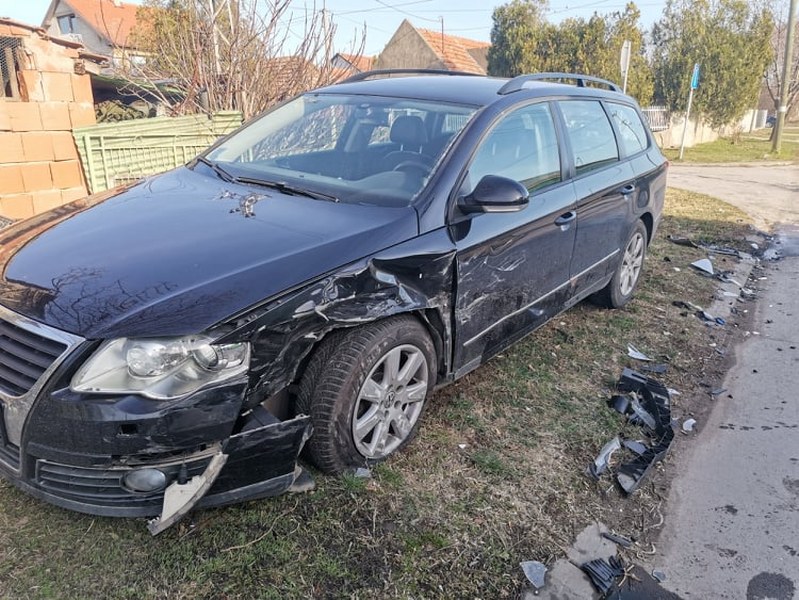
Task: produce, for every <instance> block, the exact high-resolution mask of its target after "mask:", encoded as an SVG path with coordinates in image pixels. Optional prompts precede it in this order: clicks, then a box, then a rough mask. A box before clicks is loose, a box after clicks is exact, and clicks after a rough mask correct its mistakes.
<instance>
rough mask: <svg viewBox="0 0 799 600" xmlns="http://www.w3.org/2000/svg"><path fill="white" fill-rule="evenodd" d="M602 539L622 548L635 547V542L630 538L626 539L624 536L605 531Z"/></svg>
mask: <svg viewBox="0 0 799 600" xmlns="http://www.w3.org/2000/svg"><path fill="white" fill-rule="evenodd" d="M602 537H603V538H605V539H607V540H610V541H611V542H613V543H614V544H618V545H619V546H621V547H622V548H630V547H631V546H632V545H633V542H632V540H631V539H630V538H626V537H624V536H623V535H618V534H616V533H610V532H609V531H603V532H602Z"/></svg>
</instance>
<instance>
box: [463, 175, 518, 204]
mask: <svg viewBox="0 0 799 600" xmlns="http://www.w3.org/2000/svg"><path fill="white" fill-rule="evenodd" d="M529 201H530V192H528V191H527V188H526V187H524V186H523V185H522V184H521V183H519V182H518V181H514V180H513V179H508V178H507V177H500V176H499V175H486V176H485V177H483V178H482V179H481V180H480V181H479V183H478V184H477V186H476V187H475V188H474V190H473V191H472V193H471V194H469V195H467V196H461V197H460V198H458V207H459V208H460V209H461V210H462V211H463V212H465V213H489V212H517V211H520V210H522V209H523V208H524V207H525V206H527V204H528V203H529Z"/></svg>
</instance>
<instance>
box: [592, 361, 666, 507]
mask: <svg viewBox="0 0 799 600" xmlns="http://www.w3.org/2000/svg"><path fill="white" fill-rule="evenodd" d="M616 388H617V389H618V391H619V392H621V394H618V395H615V396H613V397H612V398H611V399H610V400H609V401H608V406H609V407H610V408H612V409H613V410H615V411H616V412H618V413H620V414H622V415H625V416H626V417H627V421H628V423H630V424H632V425H639V426H640V427H641V428H642V429H643V431H644V432H645V433H646V434H647V436H648V437H650V438H651V440H652V441H651V443H650V444H649V445H647V444H643V443H641V442H637V441H633V440H624V441H623V442H622V441H621V440H620V439H619V438H614V439H613V440H611V441H610V442H609V443H608V444H606V445H605V447H604V448H602V451H601V452H600V453H599V455H598V456H597V458H596V459H595V460H594V461H593V462H592V463H591V465H589V467H588V469H587V472H588V474H589V475H590V476H592V477H593V478H594V479H599V477H600V476H601V475H602V473H603V472H604V471H605V470H606V469H607V468H608V466H609V463H610V457H611V455H612V454H613V453H614V452H616V451H617V450H620V449H621V447H622V446H623V447H624V448H626V449H627V450H630V451H631V452H632V453H633V454H635V455H636V456H635V458H634V459H633V460H631V461H629V462H626V463H623V464H621V465H619V466H618V467H616V469H615V471H616V480H617V481H618V483H619V485H620V486H621V488H622V490H624V492H625V493H626V494H632V493H633V492H634V491H635V490H636V489H638V486H639V485H640V484H641V481H642V480H643V479H644V477H646V475H647V473H649V470H650V469H651V468H652V466H653V465H654V464H655V463H657V462H659V461H661V460H663V458H664V457H665V456H666V453H667V452H668V450H669V447H670V446H671V442H672V441H673V440H674V429H673V428H672V425H671V397H670V395H669V391H668V389H667V388H666V387H665V386H664V385H663V384H662V383H660V382H658V381H656V380H654V379H651V378H649V377H647V376H645V375H642V374H641V373H638V372H637V371H633V370H632V369H624V370H623V371H622V374H621V377H620V378H619V382H618V384H617V385H616Z"/></svg>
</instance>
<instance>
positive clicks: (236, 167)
mask: <svg viewBox="0 0 799 600" xmlns="http://www.w3.org/2000/svg"><path fill="white" fill-rule="evenodd" d="M475 110H476V109H475V108H474V107H472V106H461V105H453V104H446V103H441V102H424V101H421V100H412V99H406V98H385V97H377V96H347V95H339V94H306V95H304V96H300V97H299V98H296V99H294V100H292V101H291V102H289V103H287V104H284V105H283V106H280V107H278V108H277V109H275V110H273V111H271V112H268V113H266V114H265V115H264V116H263V117H261V118H259V119H258V120H256V121H254V122H253V123H252V124H250V125H248V126H247V127H244V128H242V129H241V130H240V131H238V132H237V133H235V134H233V136H231V137H230V138H229V139H227V140H225V141H224V142H223V143H222V144H221V145H220V146H218V147H216V148H214V149H213V150H212V151H211V152H209V153H208V154H207V155H206V156H205V159H207V160H209V161H212V162H213V163H214V164H215V165H217V166H218V167H220V171H218V172H222V173H228V174H229V175H230V176H231V177H233V178H236V179H242V180H246V181H247V182H249V183H259V182H262V183H264V184H265V185H274V184H276V183H278V184H283V185H284V187H283V189H284V190H286V189H287V190H289V191H291V190H294V191H295V192H299V193H302V192H303V191H304V192H306V193H310V194H308V195H312V194H315V195H316V197H319V198H324V197H329V198H333V199H338V200H339V201H341V202H351V203H366V204H375V205H379V206H407V205H408V204H409V203H410V202H411V201H412V200H413V199H414V198H415V197H416V195H417V194H418V193H419V192H420V191H421V190H422V188H423V187H424V185H425V184H426V183H427V180H428V178H429V177H430V174H431V173H432V170H433V167H434V166H435V165H436V163H437V162H438V160H439V159H440V157H441V156H442V155H443V153H444V151H445V150H446V148H447V147H448V146H449V143H450V142H451V140H452V139H453V138H454V137H455V135H456V134H457V133H458V132H459V131H460V130H461V129H463V127H464V126H465V125H466V123H467V122H468V121H469V119H470V118H471V116H472V115H473V114H474V112H475Z"/></svg>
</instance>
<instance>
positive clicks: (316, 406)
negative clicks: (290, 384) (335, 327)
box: [297, 315, 436, 473]
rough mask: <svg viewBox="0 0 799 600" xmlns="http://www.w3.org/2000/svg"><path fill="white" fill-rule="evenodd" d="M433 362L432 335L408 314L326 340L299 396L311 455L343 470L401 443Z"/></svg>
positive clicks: (415, 422)
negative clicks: (307, 422)
mask: <svg viewBox="0 0 799 600" xmlns="http://www.w3.org/2000/svg"><path fill="white" fill-rule="evenodd" d="M435 364H436V361H435V349H434V347H433V343H432V341H431V340H430V336H429V335H428V334H427V331H426V330H425V328H424V327H423V326H422V324H421V323H420V322H419V321H418V320H417V319H415V318H414V317H412V316H410V315H408V316H400V317H393V318H390V319H386V320H383V321H378V322H375V323H370V324H368V325H365V326H363V327H358V328H354V329H350V330H346V331H343V332H340V333H337V334H334V337H332V338H330V340H325V341H324V342H323V345H322V347H320V348H319V349H318V351H317V352H316V353H315V354H314V357H313V358H312V359H311V362H310V363H309V365H308V368H307V370H306V372H305V374H304V375H303V378H302V380H301V382H300V388H299V393H298V398H297V410H298V412H306V413H308V414H310V416H311V422H312V424H313V431H314V432H313V435H312V436H311V439H310V440H309V441H308V445H307V453H308V455H309V457H310V459H311V461H312V462H313V463H314V464H315V465H316V466H317V467H319V469H321V470H322V471H324V472H326V473H341V472H343V471H347V470H350V469H353V468H356V467H359V466H363V465H367V464H372V463H377V462H380V461H382V460H385V459H386V458H388V457H389V456H391V455H392V454H394V453H396V452H398V451H400V450H402V449H403V448H404V447H405V446H406V445H407V444H408V443H410V441H411V440H412V439H413V437H414V436H415V435H416V431H417V430H418V427H419V422H420V419H421V416H422V413H423V412H424V407H425V401H426V399H427V395H428V393H429V391H430V390H431V389H432V387H433V384H434V383H435V372H436V370H435Z"/></svg>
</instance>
